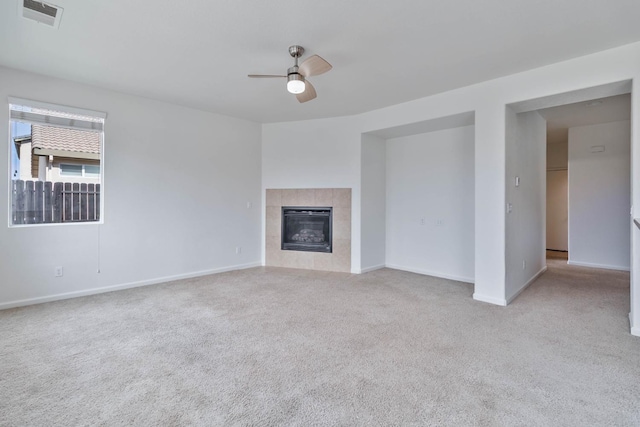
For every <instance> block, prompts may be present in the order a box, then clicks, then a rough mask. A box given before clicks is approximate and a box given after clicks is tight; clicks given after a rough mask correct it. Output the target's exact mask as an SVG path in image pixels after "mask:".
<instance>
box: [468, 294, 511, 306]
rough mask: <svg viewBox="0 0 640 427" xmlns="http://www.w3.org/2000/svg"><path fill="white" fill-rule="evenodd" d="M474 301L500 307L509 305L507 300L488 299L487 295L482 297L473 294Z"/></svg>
mask: <svg viewBox="0 0 640 427" xmlns="http://www.w3.org/2000/svg"><path fill="white" fill-rule="evenodd" d="M473 299H474V300H476V301H481V302H487V303H489V304H494V305H500V306H503V307H505V306H506V305H507V300H506V299H501V298H494V297H488V296H485V295H480V294H478V293H477V292H474V293H473Z"/></svg>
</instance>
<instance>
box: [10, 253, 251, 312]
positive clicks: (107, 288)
mask: <svg viewBox="0 0 640 427" xmlns="http://www.w3.org/2000/svg"><path fill="white" fill-rule="evenodd" d="M261 265H262V263H261V262H253V263H250V264H239V265H232V266H229V267H222V268H215V269H212V270H202V271H196V272H193V273H186V274H177V275H175V276H165V277H158V278H155V279H149V280H141V281H139V282H130V283H124V284H120V285H113V286H105V287H102V288H93V289H85V290H82V291H75V292H66V293H62V294H54V295H48V296H45V297H37V298H29V299H23V300H16V301H9V302H4V303H0V310H6V309H8V308H16V307H24V306H27V305H34V304H42V303H45V302H51V301H59V300H63V299H69V298H77V297H84V296H88V295H96V294H103V293H105V292H113V291H120V290H123V289H131V288H138V287H141V286H148V285H157V284H159V283H165V282H173V281H174V280H182V279H191V278H193V277H200V276H208V275H210V274H217V273H224V272H227V271H234V270H244V269H246V268H253V267H260V266H261Z"/></svg>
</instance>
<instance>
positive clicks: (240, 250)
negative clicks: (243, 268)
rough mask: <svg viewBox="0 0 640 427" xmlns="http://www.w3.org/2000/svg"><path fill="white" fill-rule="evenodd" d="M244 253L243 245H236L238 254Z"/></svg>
mask: <svg viewBox="0 0 640 427" xmlns="http://www.w3.org/2000/svg"><path fill="white" fill-rule="evenodd" d="M241 253H242V247H241V246H237V247H236V254H238V255H240V254H241Z"/></svg>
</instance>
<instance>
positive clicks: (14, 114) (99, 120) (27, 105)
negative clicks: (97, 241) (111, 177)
mask: <svg viewBox="0 0 640 427" xmlns="http://www.w3.org/2000/svg"><path fill="white" fill-rule="evenodd" d="M8 103H9V121H10V122H14V121H17V122H22V123H30V124H41V125H46V126H53V127H61V128H67V129H75V130H85V131H92V132H98V133H100V136H101V137H100V176H99V178H100V219H99V220H98V221H78V222H53V223H42V224H13V223H12V220H13V218H12V217H13V212H12V211H11V209H12V205H11V197H12V195H11V180H12V177H11V167H8V168H7V170H8V174H7V186H8V187H9V191H8V197H9V200H8V206H7V211H8V218H7V219H8V226H9V228H21V227H50V226H76V225H85V226H86V225H102V224H104V204H105V191H104V189H105V185H104V159H105V156H104V125H105V121H106V118H107V113H105V112H101V111H95V110H88V109H83V108H77V107H70V106H66V105H61V104H52V103H48V102H42V101H34V100H30V99H24V98H17V97H12V96H10V97H8ZM34 109H35V110H49V111H52V112H57V113H66V114H70V115H74V116H84V117H86V118H87V120H78V119H76V118H69V117H64V114H63V115H62V117H58V116H43V115H42V114H38V113H37V112H36V113H33V110H34ZM94 119H95V120H94ZM7 149H8V151H9V155H8V162H9V165H11V136H9V143H8V144H7ZM84 166H85V165H84V164H83V165H82V174H83V176H84V174H85V168H84ZM67 176H69V175H67Z"/></svg>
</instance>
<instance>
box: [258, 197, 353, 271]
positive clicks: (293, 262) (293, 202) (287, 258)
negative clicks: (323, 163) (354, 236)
mask: <svg viewBox="0 0 640 427" xmlns="http://www.w3.org/2000/svg"><path fill="white" fill-rule="evenodd" d="M266 205H267V214H266V215H267V218H266V227H265V229H266V238H265V245H266V247H265V264H266V265H267V266H271V267H287V268H304V269H308V270H324V271H339V272H346V273H348V272H350V271H351V189H350V188H303V189H267V194H266ZM282 206H314V207H325V206H326V207H333V253H321V252H303V251H283V250H281V249H280V243H281V233H282V218H281V215H282Z"/></svg>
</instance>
